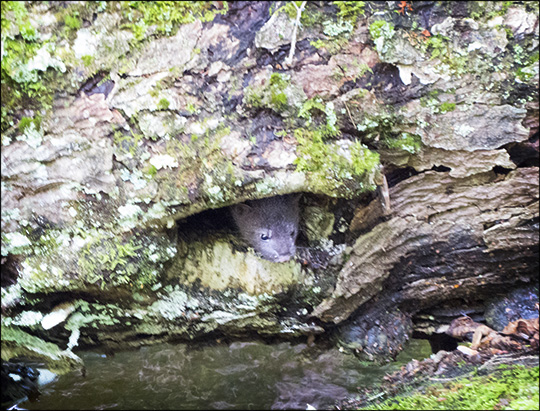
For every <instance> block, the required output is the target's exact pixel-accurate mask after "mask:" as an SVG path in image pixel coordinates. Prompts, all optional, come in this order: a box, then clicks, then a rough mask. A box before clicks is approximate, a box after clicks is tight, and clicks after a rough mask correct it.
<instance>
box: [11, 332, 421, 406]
mask: <svg viewBox="0 0 540 411" xmlns="http://www.w3.org/2000/svg"><path fill="white" fill-rule="evenodd" d="M430 353H431V350H430V347H429V344H428V343H427V342H426V341H423V340H412V341H411V343H410V344H409V346H408V347H407V349H406V350H405V351H404V352H402V353H401V354H400V356H399V357H398V361H397V362H394V363H390V364H387V365H383V366H378V365H375V364H369V365H365V363H360V362H359V361H358V359H357V358H355V357H354V356H352V355H347V354H344V353H341V352H339V350H337V349H330V350H325V351H321V350H319V349H316V348H313V347H311V348H310V347H307V346H306V345H305V344H291V343H279V344H264V343H260V342H236V343H232V344H230V345H225V344H222V345H214V346H203V347H198V348H192V347H190V346H188V345H185V344H176V345H172V344H161V345H156V346H150V347H144V348H141V349H139V350H137V351H126V352H119V353H116V354H115V355H114V356H111V357H108V356H104V355H101V354H97V353H93V352H79V353H78V354H79V355H80V356H81V357H82V359H83V360H84V362H85V364H86V376H84V377H83V376H81V375H80V373H73V374H69V375H64V376H61V377H59V378H57V379H56V380H55V381H54V382H52V383H51V384H49V385H46V386H44V387H42V388H41V392H42V395H40V396H39V398H38V399H37V400H36V401H34V402H30V401H26V402H23V403H20V404H19V408H23V409H29V410H33V409H43V410H52V409H55V410H63V409H65V410H77V409H97V410H101V409H118V410H120V409H141V410H142V409H176V410H181V409H192V410H193V409H194V410H197V409H200V410H206V409H245V410H250V409H291V408H296V409H306V407H307V405H308V404H310V405H311V406H313V407H315V408H317V409H332V408H333V405H334V402H335V400H336V399H343V398H344V397H346V396H353V395H354V394H356V393H357V392H358V387H372V386H374V385H377V384H378V383H380V381H381V378H382V377H383V375H384V374H385V373H387V372H391V371H394V370H396V369H398V368H399V367H400V366H401V365H403V364H404V363H406V362H408V361H409V360H411V359H412V358H417V359H423V358H425V357H426V356H429V355H430Z"/></svg>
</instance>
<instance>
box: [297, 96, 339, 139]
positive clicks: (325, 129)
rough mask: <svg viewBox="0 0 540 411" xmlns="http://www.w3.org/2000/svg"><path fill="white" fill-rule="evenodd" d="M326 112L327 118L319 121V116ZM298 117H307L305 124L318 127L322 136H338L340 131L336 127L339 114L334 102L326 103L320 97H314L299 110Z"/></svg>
mask: <svg viewBox="0 0 540 411" xmlns="http://www.w3.org/2000/svg"><path fill="white" fill-rule="evenodd" d="M321 114H324V117H325V119H324V120H322V121H321V120H319V121H317V117H321ZM298 117H299V118H303V119H305V120H306V121H305V126H306V127H308V128H311V129H317V130H318V132H320V133H321V135H322V137H324V138H328V137H336V136H338V135H339V134H340V131H339V130H338V128H337V127H336V124H337V114H336V112H335V110H334V104H333V103H332V102H327V103H324V102H323V100H322V99H321V98H320V97H318V96H317V97H312V98H310V99H309V100H306V101H305V102H304V103H303V104H302V106H301V107H300V109H299V111H298Z"/></svg>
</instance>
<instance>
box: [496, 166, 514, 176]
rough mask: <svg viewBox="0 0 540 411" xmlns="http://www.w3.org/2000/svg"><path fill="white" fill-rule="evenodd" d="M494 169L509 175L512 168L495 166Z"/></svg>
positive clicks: (498, 172)
mask: <svg viewBox="0 0 540 411" xmlns="http://www.w3.org/2000/svg"><path fill="white" fill-rule="evenodd" d="M493 171H494V172H495V174H503V175H507V174H508V173H509V172H510V171H512V170H511V169H509V168H504V167H501V166H495V167H493Z"/></svg>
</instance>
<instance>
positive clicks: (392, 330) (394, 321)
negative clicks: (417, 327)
mask: <svg viewBox="0 0 540 411" xmlns="http://www.w3.org/2000/svg"><path fill="white" fill-rule="evenodd" d="M411 334H412V321H411V319H410V317H408V316H407V315H406V314H404V313H402V312H400V311H378V310H375V311H372V312H370V313H367V314H364V315H362V316H361V317H360V318H356V319H353V320H352V321H351V322H350V323H348V324H345V325H343V326H341V327H340V328H339V332H338V336H337V338H338V341H339V344H340V345H341V346H342V347H344V348H346V349H347V350H350V351H352V352H353V353H354V354H355V355H357V356H358V357H360V358H362V359H368V360H375V359H379V360H381V359H382V360H384V359H386V358H395V357H396V356H397V355H398V354H399V352H400V351H401V350H402V349H403V346H404V344H406V342H407V341H408V340H409V338H410V336H411Z"/></svg>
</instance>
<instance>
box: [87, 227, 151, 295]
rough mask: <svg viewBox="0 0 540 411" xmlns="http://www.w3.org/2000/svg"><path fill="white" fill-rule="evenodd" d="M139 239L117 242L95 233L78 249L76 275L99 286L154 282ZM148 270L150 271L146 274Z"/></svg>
mask: <svg viewBox="0 0 540 411" xmlns="http://www.w3.org/2000/svg"><path fill="white" fill-rule="evenodd" d="M143 245H144V244H143V242H141V240H140V239H137V238H136V237H132V238H130V240H129V241H126V242H120V240H118V239H114V238H103V237H100V236H97V237H96V238H94V239H93V240H92V241H91V242H90V243H89V244H87V245H86V246H85V247H84V249H83V250H82V251H81V253H80V257H79V261H78V266H79V268H80V270H81V272H80V275H81V277H82V278H84V279H85V280H86V281H87V282H89V283H91V284H98V285H100V286H101V288H105V286H107V287H111V286H112V287H114V286H120V285H123V286H130V287H141V288H142V287H144V286H147V285H153V284H154V283H155V282H156V277H155V276H156V274H157V270H155V268H152V267H145V265H148V261H145V255H144V253H143V250H142V249H143ZM149 271H153V274H151V275H148V274H147V273H148V272H149Z"/></svg>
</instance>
